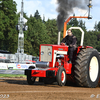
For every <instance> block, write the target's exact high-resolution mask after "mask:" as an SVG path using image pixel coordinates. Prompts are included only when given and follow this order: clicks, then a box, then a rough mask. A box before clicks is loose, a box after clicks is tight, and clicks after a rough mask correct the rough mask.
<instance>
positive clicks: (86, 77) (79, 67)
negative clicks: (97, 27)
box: [74, 48, 100, 88]
mask: <svg viewBox="0 0 100 100" xmlns="http://www.w3.org/2000/svg"><path fill="white" fill-rule="evenodd" d="M74 72H75V81H76V83H77V84H78V85H79V86H84V87H89V88H95V87H96V86H97V85H98V81H99V76H100V58H99V54H98V51H97V50H96V49H93V48H87V49H82V50H81V51H80V52H79V54H78V55H77V59H76V65H75V71H74Z"/></svg>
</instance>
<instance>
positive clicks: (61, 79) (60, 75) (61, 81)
mask: <svg viewBox="0 0 100 100" xmlns="http://www.w3.org/2000/svg"><path fill="white" fill-rule="evenodd" d="M57 83H58V85H60V86H64V85H65V84H66V71H65V68H64V67H60V68H59V70H58V72H57Z"/></svg>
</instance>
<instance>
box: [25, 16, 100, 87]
mask: <svg viewBox="0 0 100 100" xmlns="http://www.w3.org/2000/svg"><path fill="white" fill-rule="evenodd" d="M74 17H75V16H74ZM71 18H73V17H70V18H69V19H71ZM77 18H78V17H77ZM79 18H80V17H79ZM69 19H68V20H67V21H66V22H65V23H64V37H65V35H66V24H67V22H68V21H69ZM70 29H79V30H80V31H81V32H82V36H81V44H80V46H78V47H77V49H76V51H75V52H74V55H73V62H72V63H68V61H69V55H68V46H66V45H64V44H62V45H60V42H59V38H58V44H59V45H51V44H41V45H40V56H39V62H36V68H35V67H33V66H30V68H29V69H26V70H25V75H27V82H28V84H30V85H32V84H34V82H35V79H36V77H39V78H42V79H43V81H44V82H45V83H53V82H54V81H57V83H58V84H59V85H60V86H64V85H65V84H66V81H67V76H69V75H73V76H74V80H75V82H76V83H77V84H78V85H79V86H84V87H90V88H94V87H96V86H97V85H98V81H99V77H100V58H99V54H98V51H97V50H96V49H94V48H93V47H90V46H83V40H84V31H83V30H82V29H81V28H80V27H71V28H70ZM59 36H60V35H59ZM59 36H58V37H59Z"/></svg>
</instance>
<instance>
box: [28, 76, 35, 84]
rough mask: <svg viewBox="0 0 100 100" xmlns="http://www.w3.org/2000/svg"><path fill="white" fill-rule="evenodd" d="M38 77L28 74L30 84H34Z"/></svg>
mask: <svg viewBox="0 0 100 100" xmlns="http://www.w3.org/2000/svg"><path fill="white" fill-rule="evenodd" d="M35 79H36V77H31V75H27V83H28V84H29V85H33V84H34V82H35Z"/></svg>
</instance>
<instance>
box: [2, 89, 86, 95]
mask: <svg viewBox="0 0 100 100" xmlns="http://www.w3.org/2000/svg"><path fill="white" fill-rule="evenodd" d="M40 92H42V93H48V92H49V93H52V92H53V93H54V92H55V93H61V92H62V93H66V92H67V93H86V91H60V90H58V91H6V92H3V91H2V92H0V94H2V93H40Z"/></svg>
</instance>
